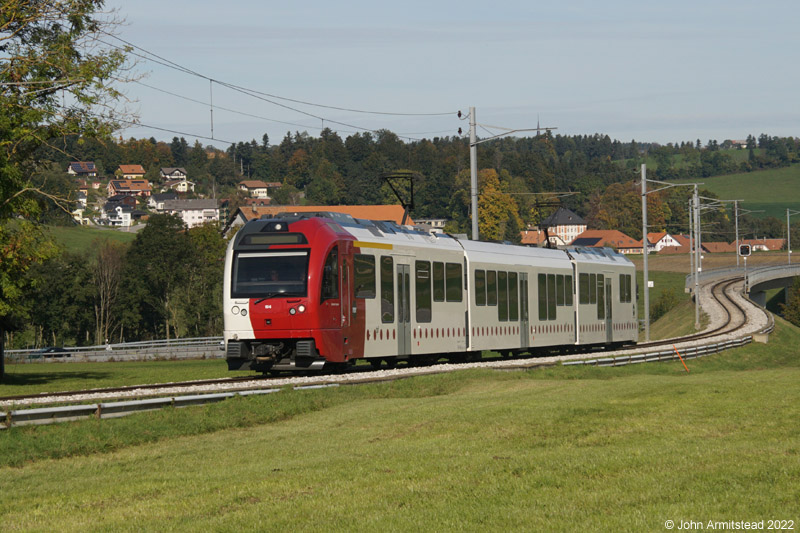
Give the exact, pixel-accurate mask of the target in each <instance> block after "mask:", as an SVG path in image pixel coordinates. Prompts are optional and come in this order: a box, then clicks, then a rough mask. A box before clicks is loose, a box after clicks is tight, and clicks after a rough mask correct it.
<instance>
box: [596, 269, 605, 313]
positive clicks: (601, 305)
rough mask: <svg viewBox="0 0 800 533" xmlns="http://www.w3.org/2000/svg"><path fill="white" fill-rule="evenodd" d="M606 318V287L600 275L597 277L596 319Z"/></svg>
mask: <svg viewBox="0 0 800 533" xmlns="http://www.w3.org/2000/svg"><path fill="white" fill-rule="evenodd" d="M605 317H606V285H605V280H604V279H603V275H602V274H598V275H597V318H605Z"/></svg>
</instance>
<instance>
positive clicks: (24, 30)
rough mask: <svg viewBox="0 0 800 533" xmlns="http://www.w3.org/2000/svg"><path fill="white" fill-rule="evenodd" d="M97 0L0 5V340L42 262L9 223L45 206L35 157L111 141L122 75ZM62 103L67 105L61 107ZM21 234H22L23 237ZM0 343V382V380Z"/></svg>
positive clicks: (121, 56)
mask: <svg viewBox="0 0 800 533" xmlns="http://www.w3.org/2000/svg"><path fill="white" fill-rule="evenodd" d="M102 7H103V0H60V1H57V0H42V1H37V2H30V1H24V0H9V1H6V2H3V3H2V5H0V50H1V51H2V55H0V86H2V87H3V90H2V93H0V249H2V250H3V253H4V255H5V258H4V259H5V260H4V261H0V279H2V280H3V287H2V295H0V296H2V304H0V307H1V308H2V310H0V338H3V337H4V331H3V328H4V327H7V326H8V325H9V322H10V320H9V318H10V317H11V315H12V313H13V311H14V309H13V307H12V305H13V304H11V303H10V302H13V301H14V300H13V296H14V294H17V293H19V291H20V288H21V287H20V283H21V281H20V280H22V279H24V276H23V275H22V274H24V272H25V271H26V270H27V269H28V268H29V267H30V265H31V264H32V263H33V262H36V261H38V260H41V259H42V258H43V257H42V255H43V254H42V252H41V251H39V250H36V249H32V248H31V246H37V244H41V239H40V238H38V237H36V238H33V239H31V238H30V236H29V235H26V234H25V228H24V225H23V224H20V223H18V222H17V221H13V222H10V219H12V218H14V217H25V218H26V219H28V220H35V218H36V216H38V213H39V212H40V211H41V207H40V205H39V204H40V202H42V201H44V200H45V199H48V198H49V199H50V200H54V201H58V198H56V197H53V196H52V195H49V194H48V193H46V191H42V190H41V189H39V188H38V187H37V186H36V185H35V184H33V183H32V182H31V181H30V178H29V176H31V175H32V174H33V172H32V170H33V169H34V167H35V158H34V157H33V156H34V154H35V152H36V150H37V149H39V148H41V147H43V146H51V147H53V146H54V144H53V143H51V139H57V138H65V137H67V136H70V135H76V134H80V135H83V136H85V137H98V136H106V135H109V134H110V133H111V132H112V131H113V130H114V129H115V127H116V123H115V122H116V118H117V113H116V111H115V110H114V108H113V105H112V104H113V102H114V101H115V100H116V98H117V97H118V96H119V94H120V93H119V92H118V90H117V89H116V88H114V86H113V85H112V82H113V81H114V80H115V79H116V78H118V75H119V74H121V73H122V72H124V67H125V53H126V50H125V49H123V48H116V47H108V46H105V45H102V44H101V41H102V38H101V35H102V36H103V38H105V35H106V34H107V33H110V32H113V29H114V26H115V25H116V21H114V20H112V19H108V18H102V16H100V15H98V12H99V11H100V9H101V8H102ZM63 102H68V104H67V105H66V106H65V105H63ZM21 230H22V232H21ZM2 349H3V345H2V342H0V377H2V374H3V366H2V361H3V353H2Z"/></svg>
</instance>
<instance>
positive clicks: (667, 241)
mask: <svg viewBox="0 0 800 533" xmlns="http://www.w3.org/2000/svg"><path fill="white" fill-rule="evenodd" d="M647 242H648V247H647V250H648V251H650V250H652V251H654V252H660V251H661V250H663V249H664V248H666V247H667V246H680V242H678V240H677V239H675V237H673V236H672V235H670V234H669V233H667V232H666V231H662V232H660V233H648V234H647Z"/></svg>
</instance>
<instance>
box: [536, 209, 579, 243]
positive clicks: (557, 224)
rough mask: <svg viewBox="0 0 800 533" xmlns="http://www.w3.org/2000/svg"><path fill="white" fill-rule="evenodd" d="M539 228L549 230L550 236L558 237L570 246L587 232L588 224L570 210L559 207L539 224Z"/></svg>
mask: <svg viewBox="0 0 800 533" xmlns="http://www.w3.org/2000/svg"><path fill="white" fill-rule="evenodd" d="M539 228H541V229H544V228H547V233H548V235H550V236H558V237H559V238H560V239H561V240H562V241H564V242H565V243H566V244H570V243H572V241H574V240H575V239H576V238H577V237H578V235H580V234H581V233H583V232H584V231H586V222H584V220H583V219H582V218H581V217H579V216H578V215H576V214H575V213H573V212H572V211H570V210H569V209H567V208H565V207H559V208H558V209H556V211H555V212H554V213H553V214H552V215H550V216H549V217H547V218H546V219H544V220H543V221H542V223H541V224H539Z"/></svg>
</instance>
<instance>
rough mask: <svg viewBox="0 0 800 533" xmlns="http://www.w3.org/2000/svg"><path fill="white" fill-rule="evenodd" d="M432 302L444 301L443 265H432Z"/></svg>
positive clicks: (438, 263)
mask: <svg viewBox="0 0 800 533" xmlns="http://www.w3.org/2000/svg"><path fill="white" fill-rule="evenodd" d="M433 301H434V302H443V301H444V263H440V262H438V261H437V262H435V263H433Z"/></svg>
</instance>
